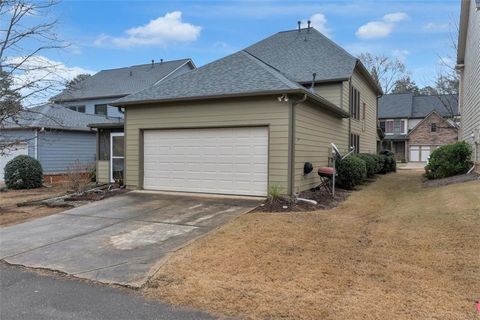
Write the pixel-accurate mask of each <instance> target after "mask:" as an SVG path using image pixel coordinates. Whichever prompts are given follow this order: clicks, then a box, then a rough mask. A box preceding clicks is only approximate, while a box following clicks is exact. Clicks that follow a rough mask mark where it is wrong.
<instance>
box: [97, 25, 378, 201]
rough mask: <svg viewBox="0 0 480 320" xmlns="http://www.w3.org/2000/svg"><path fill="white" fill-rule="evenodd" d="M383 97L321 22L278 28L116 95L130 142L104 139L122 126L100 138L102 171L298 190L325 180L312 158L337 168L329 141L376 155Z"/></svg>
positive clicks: (137, 180) (245, 189) (170, 186)
mask: <svg viewBox="0 0 480 320" xmlns="http://www.w3.org/2000/svg"><path fill="white" fill-rule="evenodd" d="M380 94H381V89H380V88H378V86H376V84H375V82H374V81H373V79H372V77H371V76H370V74H369V73H368V71H367V70H366V69H365V67H364V66H363V65H362V63H361V62H360V61H359V60H358V59H357V58H355V57H353V56H352V55H350V54H349V53H347V52H346V51H345V50H344V49H342V48H341V47H339V46H338V45H337V44H335V43H334V42H332V41H331V40H330V39H328V38H327V37H325V36H324V35H322V34H321V33H320V32H318V31H317V30H315V29H314V28H303V29H297V30H290V31H285V32H279V33H277V34H275V35H273V36H271V37H268V38H266V39H264V40H262V41H260V42H258V43H255V44H253V45H252V46H250V47H248V48H246V49H244V50H241V51H239V52H236V53H234V54H232V55H229V56H227V57H224V58H222V59H219V60H216V61H214V62H211V63H209V64H207V65H205V66H203V67H201V68H198V69H195V70H193V71H190V72H188V73H185V74H182V75H179V76H177V77H175V78H172V79H167V80H166V81H162V82H161V83H159V84H158V85H155V86H153V87H150V88H148V89H145V90H143V91H140V92H137V93H135V94H132V95H129V96H127V97H124V98H122V99H119V100H117V101H115V102H113V103H112V105H114V106H120V107H122V108H124V110H125V140H124V141H125V146H124V148H121V147H120V144H121V141H122V139H120V138H119V139H118V140H117V141H118V144H119V145H115V146H112V145H102V143H103V141H110V140H113V139H114V138H115V137H118V136H119V134H118V132H113V133H112V134H111V135H110V139H99V142H100V146H99V149H102V150H106V151H107V152H110V154H107V155H106V157H105V158H101V159H99V161H98V165H97V168H98V171H99V172H98V177H99V178H100V177H112V175H113V174H112V173H111V171H112V169H113V170H114V171H116V172H117V173H118V171H117V170H115V168H112V167H111V165H110V163H111V162H112V163H114V162H115V161H117V162H118V163H117V165H118V166H119V167H120V166H121V165H120V163H121V161H125V172H124V176H125V182H126V185H127V187H129V188H140V189H151V190H166V191H184V192H200V193H219V194H238V195H254V196H266V195H267V193H268V190H269V187H273V186H277V187H280V188H281V190H282V191H283V193H288V194H293V193H297V192H300V191H303V190H307V189H310V188H312V187H315V186H317V185H318V184H319V177H318V175H317V170H316V169H315V170H313V172H310V173H304V164H305V163H306V162H311V163H312V164H313V166H314V168H318V167H319V166H326V165H329V164H330V162H329V161H330V157H331V147H330V143H335V144H336V145H337V146H338V147H339V148H340V149H341V150H342V152H347V151H348V150H349V146H355V147H356V150H357V152H358V151H360V152H372V153H375V152H376V139H377V96H378V95H380ZM100 129H102V128H100ZM114 129H115V130H119V128H114ZM108 130H109V129H108V128H104V130H103V132H104V133H105V134H104V135H106V136H108ZM101 131H102V130H101ZM113 143H114V144H115V142H113ZM114 149H117V152H116V151H115V150H114ZM123 151H124V152H125V153H123ZM112 156H113V157H114V158H113V159H112ZM113 165H114V166H115V164H113Z"/></svg>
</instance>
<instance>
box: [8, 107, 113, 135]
mask: <svg viewBox="0 0 480 320" xmlns="http://www.w3.org/2000/svg"><path fill="white" fill-rule="evenodd" d="M119 121H122V120H121V119H118V118H105V117H101V116H96V115H91V114H85V113H81V112H77V111H73V110H70V109H68V108H65V107H63V106H61V105H56V104H45V105H42V106H38V107H34V108H30V109H28V110H26V111H22V112H21V113H20V114H19V116H18V117H17V122H15V123H14V122H13V121H12V120H10V121H8V120H7V121H5V129H19V128H48V129H59V130H72V131H90V128H89V127H88V124H90V123H116V122H119Z"/></svg>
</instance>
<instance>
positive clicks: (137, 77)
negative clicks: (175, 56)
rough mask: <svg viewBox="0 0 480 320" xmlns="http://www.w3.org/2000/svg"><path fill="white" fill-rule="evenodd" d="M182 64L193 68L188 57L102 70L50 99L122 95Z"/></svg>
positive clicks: (161, 78)
mask: <svg viewBox="0 0 480 320" xmlns="http://www.w3.org/2000/svg"><path fill="white" fill-rule="evenodd" d="M184 65H189V66H190V68H195V65H194V64H193V62H192V60H190V59H181V60H173V61H163V62H159V63H154V64H142V65H136V66H131V67H125V68H118V69H110V70H102V71H100V72H98V73H96V74H95V75H93V76H91V77H89V78H87V79H85V80H84V81H82V82H80V83H79V84H78V85H77V86H76V87H75V88H74V89H72V90H67V89H66V90H64V91H63V92H62V93H60V94H58V95H57V96H55V97H54V98H53V99H52V100H53V101H55V102H57V103H58V102H62V101H71V100H80V99H88V98H102V97H121V96H126V95H128V94H131V93H134V92H137V91H140V90H143V89H145V88H147V87H149V86H152V85H154V84H156V83H158V82H159V81H161V80H163V79H165V78H167V77H169V76H171V75H172V74H173V73H174V72H175V71H176V70H178V69H179V68H181V67H182V66H184Z"/></svg>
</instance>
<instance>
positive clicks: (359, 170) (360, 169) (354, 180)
mask: <svg viewBox="0 0 480 320" xmlns="http://www.w3.org/2000/svg"><path fill="white" fill-rule="evenodd" d="M336 167H337V168H336V169H337V180H336V182H337V184H338V185H339V186H341V187H344V188H346V189H352V188H353V187H355V186H356V185H359V184H361V183H362V182H363V181H364V180H365V178H366V177H367V165H366V164H365V161H364V160H362V159H360V158H359V157H357V156H349V157H346V158H345V159H343V160H341V161H338V162H337V165H336Z"/></svg>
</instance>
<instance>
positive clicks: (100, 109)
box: [95, 104, 107, 116]
mask: <svg viewBox="0 0 480 320" xmlns="http://www.w3.org/2000/svg"><path fill="white" fill-rule="evenodd" d="M95 114H96V115H99V116H106V115H107V105H106V104H96V105H95Z"/></svg>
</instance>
